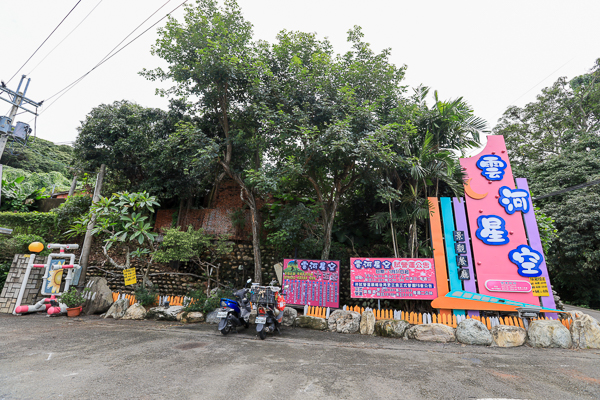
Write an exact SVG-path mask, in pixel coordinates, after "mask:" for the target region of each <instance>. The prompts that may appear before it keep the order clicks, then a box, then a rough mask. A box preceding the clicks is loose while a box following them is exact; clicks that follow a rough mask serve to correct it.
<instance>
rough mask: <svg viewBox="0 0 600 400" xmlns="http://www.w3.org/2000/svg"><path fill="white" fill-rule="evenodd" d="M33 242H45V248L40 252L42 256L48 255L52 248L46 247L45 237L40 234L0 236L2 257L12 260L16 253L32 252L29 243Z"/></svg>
mask: <svg viewBox="0 0 600 400" xmlns="http://www.w3.org/2000/svg"><path fill="white" fill-rule="evenodd" d="M33 242H41V243H42V244H44V250H42V251H41V252H40V253H38V254H40V255H41V256H47V255H48V254H50V253H51V252H52V250H50V249H47V248H46V246H45V245H46V244H47V243H46V242H45V240H44V238H42V237H41V236H38V235H32V234H22V235H13V236H5V235H2V236H1V237H0V259H3V260H12V259H13V257H14V256H15V254H30V253H31V252H30V251H29V245H30V244H31V243H33Z"/></svg>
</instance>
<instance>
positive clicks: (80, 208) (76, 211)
mask: <svg viewBox="0 0 600 400" xmlns="http://www.w3.org/2000/svg"><path fill="white" fill-rule="evenodd" d="M91 205H92V198H91V197H90V196H87V195H76V196H70V197H68V198H67V201H65V202H64V203H62V204H61V205H60V206H58V208H55V209H54V210H52V212H53V213H55V214H56V227H57V229H56V230H57V231H58V232H66V231H67V230H68V229H69V228H70V227H71V225H73V224H74V223H75V221H77V220H78V219H80V218H82V217H83V216H85V215H86V214H87V213H88V212H89V210H90V206H91Z"/></svg>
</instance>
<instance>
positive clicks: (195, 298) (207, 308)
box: [185, 289, 233, 314]
mask: <svg viewBox="0 0 600 400" xmlns="http://www.w3.org/2000/svg"><path fill="white" fill-rule="evenodd" d="M187 297H190V298H191V299H192V300H190V302H189V303H188V305H187V306H186V307H185V311H201V312H203V313H204V314H208V313H209V312H211V311H213V310H214V309H215V308H217V307H219V300H220V299H221V298H230V299H233V291H231V290H230V289H218V290H216V291H215V292H214V293H213V294H211V295H210V297H208V298H207V297H206V293H204V291H202V290H194V291H192V292H189V293H188V294H187Z"/></svg>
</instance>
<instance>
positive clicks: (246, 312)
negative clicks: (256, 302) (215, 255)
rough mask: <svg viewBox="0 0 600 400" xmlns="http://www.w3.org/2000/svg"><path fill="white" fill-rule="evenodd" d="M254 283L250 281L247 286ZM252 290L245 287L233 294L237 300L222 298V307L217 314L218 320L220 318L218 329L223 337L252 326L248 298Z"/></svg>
mask: <svg viewBox="0 0 600 400" xmlns="http://www.w3.org/2000/svg"><path fill="white" fill-rule="evenodd" d="M250 282H252V279H248V281H247V282H246V285H248V284H249V283H250ZM249 290H250V289H248V288H246V287H244V288H243V289H240V290H238V291H236V292H234V293H233V295H234V296H235V297H236V300H232V299H225V298H221V300H220V305H221V309H220V310H219V312H218V313H217V318H220V319H221V320H220V321H219V325H218V327H217V329H218V330H219V332H221V334H222V335H224V336H225V335H227V334H229V332H231V330H232V329H234V328H235V331H236V332H237V328H238V326H242V325H243V326H244V327H245V328H248V326H250V324H249V322H248V319H249V318H250V312H251V311H252V309H251V308H250V301H249V300H248V298H247V297H246V294H247V293H248V291H249Z"/></svg>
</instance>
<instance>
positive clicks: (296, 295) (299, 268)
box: [283, 259, 340, 308]
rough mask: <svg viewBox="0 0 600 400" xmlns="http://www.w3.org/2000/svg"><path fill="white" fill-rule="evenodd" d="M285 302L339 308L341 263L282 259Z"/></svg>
mask: <svg viewBox="0 0 600 400" xmlns="http://www.w3.org/2000/svg"><path fill="white" fill-rule="evenodd" d="M285 285H288V288H287V289H286V290H285V301H286V303H288V304H294V305H309V306H319V307H332V308H338V307H339V306H340V300H339V299H340V262H339V261H331V260H308V259H307V260H300V259H285V260H283V286H285Z"/></svg>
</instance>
